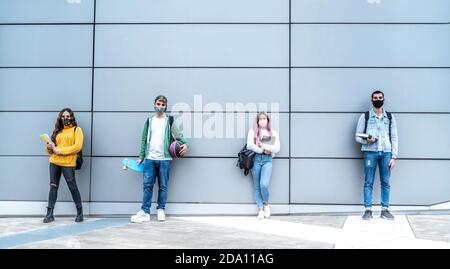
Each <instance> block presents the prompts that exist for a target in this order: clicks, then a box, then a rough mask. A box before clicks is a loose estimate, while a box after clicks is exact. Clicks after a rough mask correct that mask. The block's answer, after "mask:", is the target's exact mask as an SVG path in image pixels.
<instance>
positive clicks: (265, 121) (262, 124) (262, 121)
mask: <svg viewBox="0 0 450 269" xmlns="http://www.w3.org/2000/svg"><path fill="white" fill-rule="evenodd" d="M259 127H261V128H266V127H267V120H260V121H259Z"/></svg>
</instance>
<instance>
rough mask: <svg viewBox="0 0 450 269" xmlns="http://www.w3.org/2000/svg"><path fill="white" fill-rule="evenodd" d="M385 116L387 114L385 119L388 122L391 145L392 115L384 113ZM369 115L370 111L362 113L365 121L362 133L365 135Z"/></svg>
mask: <svg viewBox="0 0 450 269" xmlns="http://www.w3.org/2000/svg"><path fill="white" fill-rule="evenodd" d="M386 114H387V117H388V120H389V141H390V142H391V143H392V139H391V128H392V113H391V112H387V111H386ZM369 115H370V111H366V112H364V118H365V120H366V122H365V125H364V133H366V131H367V122H368V121H369Z"/></svg>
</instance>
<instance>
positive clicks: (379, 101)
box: [372, 100, 384, 108]
mask: <svg viewBox="0 0 450 269" xmlns="http://www.w3.org/2000/svg"><path fill="white" fill-rule="evenodd" d="M383 103H384V100H375V101H372V104H373V106H374V107H376V108H380V107H382V106H383Z"/></svg>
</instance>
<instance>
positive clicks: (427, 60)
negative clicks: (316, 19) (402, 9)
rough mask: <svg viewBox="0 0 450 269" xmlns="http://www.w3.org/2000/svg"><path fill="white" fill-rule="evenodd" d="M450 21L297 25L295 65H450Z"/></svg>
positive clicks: (293, 29)
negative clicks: (432, 22)
mask: <svg viewBox="0 0 450 269" xmlns="http://www.w3.org/2000/svg"><path fill="white" fill-rule="evenodd" d="M449 33H450V26H449V25H389V26H388V27H386V25H361V24H351V25H347V24H340V25H325V24H316V25H293V26H292V65H293V66H324V67H327V66H328V67H330V66H332V67H334V66H341V67H345V66H349V67H352V66H353V67H355V66H357V67H374V66H375V67H422V66H425V67H449V66H450V50H449V49H448V47H449V46H450V35H449Z"/></svg>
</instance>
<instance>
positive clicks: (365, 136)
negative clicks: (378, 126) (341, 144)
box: [356, 133, 370, 139]
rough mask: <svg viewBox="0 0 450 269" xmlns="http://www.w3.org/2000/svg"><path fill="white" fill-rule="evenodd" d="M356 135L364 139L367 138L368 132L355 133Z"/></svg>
mask: <svg viewBox="0 0 450 269" xmlns="http://www.w3.org/2000/svg"><path fill="white" fill-rule="evenodd" d="M356 136H357V137H361V138H364V139H367V138H369V137H370V135H369V134H364V133H357V134H356Z"/></svg>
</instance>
